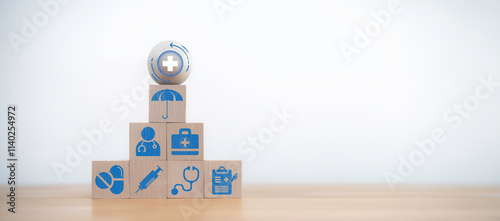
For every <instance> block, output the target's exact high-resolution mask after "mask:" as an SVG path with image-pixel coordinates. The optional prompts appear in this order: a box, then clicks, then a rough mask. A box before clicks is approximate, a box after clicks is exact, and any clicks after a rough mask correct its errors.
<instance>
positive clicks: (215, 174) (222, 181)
mask: <svg viewBox="0 0 500 221" xmlns="http://www.w3.org/2000/svg"><path fill="white" fill-rule="evenodd" d="M232 172H233V171H231V170H226V168H224V167H219V169H218V170H212V194H214V195H231V193H232V192H233V187H232V183H233V181H234V180H236V179H237V178H238V173H235V174H234V176H231V174H232Z"/></svg>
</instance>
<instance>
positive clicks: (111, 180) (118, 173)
mask: <svg viewBox="0 0 500 221" xmlns="http://www.w3.org/2000/svg"><path fill="white" fill-rule="evenodd" d="M109 173H111V175H110V174H109ZM109 173H106V172H101V173H99V174H98V175H97V176H96V177H95V185H96V186H97V187H99V188H101V189H108V188H110V186H111V188H110V189H109V190H110V191H111V193H113V194H120V193H122V192H123V178H124V177H123V176H124V173H123V168H122V167H121V166H118V165H114V166H113V167H111V169H110V170H109Z"/></svg>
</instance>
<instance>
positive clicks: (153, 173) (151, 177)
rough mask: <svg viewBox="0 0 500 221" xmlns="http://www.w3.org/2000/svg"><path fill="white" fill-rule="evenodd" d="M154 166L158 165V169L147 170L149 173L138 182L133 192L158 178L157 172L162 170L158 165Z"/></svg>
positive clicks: (145, 187)
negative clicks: (137, 187) (137, 186)
mask: <svg viewBox="0 0 500 221" xmlns="http://www.w3.org/2000/svg"><path fill="white" fill-rule="evenodd" d="M156 166H157V167H158V169H156V170H151V172H149V174H148V175H147V176H146V177H144V179H142V181H141V182H140V183H139V189H138V190H137V191H135V193H137V192H139V190H145V189H147V188H148V187H149V185H151V184H152V183H153V182H154V181H155V180H156V178H158V173H159V172H160V171H163V169H161V167H160V166H158V165H156Z"/></svg>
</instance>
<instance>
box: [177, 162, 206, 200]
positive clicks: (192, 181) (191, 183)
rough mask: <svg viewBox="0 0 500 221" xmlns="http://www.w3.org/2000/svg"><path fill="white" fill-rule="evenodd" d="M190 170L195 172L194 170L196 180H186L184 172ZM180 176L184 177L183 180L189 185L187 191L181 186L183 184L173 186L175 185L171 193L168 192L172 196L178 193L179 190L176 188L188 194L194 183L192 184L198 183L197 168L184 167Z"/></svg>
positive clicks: (198, 173)
mask: <svg viewBox="0 0 500 221" xmlns="http://www.w3.org/2000/svg"><path fill="white" fill-rule="evenodd" d="M191 169H192V170H193V171H195V170H196V179H192V180H188V179H187V178H186V170H191ZM182 176H183V177H184V180H185V181H186V182H188V183H189V189H186V188H184V185H183V184H175V185H174V188H173V189H172V191H170V192H172V194H173V195H177V194H178V193H179V190H178V189H177V186H180V187H182V190H183V191H184V192H189V191H191V190H192V189H193V183H194V182H196V181H198V178H200V170H198V168H196V167H194V166H192V167H189V166H188V167H186V168H185V169H184V171H183V172H182Z"/></svg>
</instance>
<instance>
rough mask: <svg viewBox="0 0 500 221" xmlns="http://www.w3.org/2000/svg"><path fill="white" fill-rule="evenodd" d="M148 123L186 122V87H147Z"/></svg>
mask: <svg viewBox="0 0 500 221" xmlns="http://www.w3.org/2000/svg"><path fill="white" fill-rule="evenodd" d="M149 122H150V123H162V122H163V123H165V122H178V123H184V122H186V85H149Z"/></svg>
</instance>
